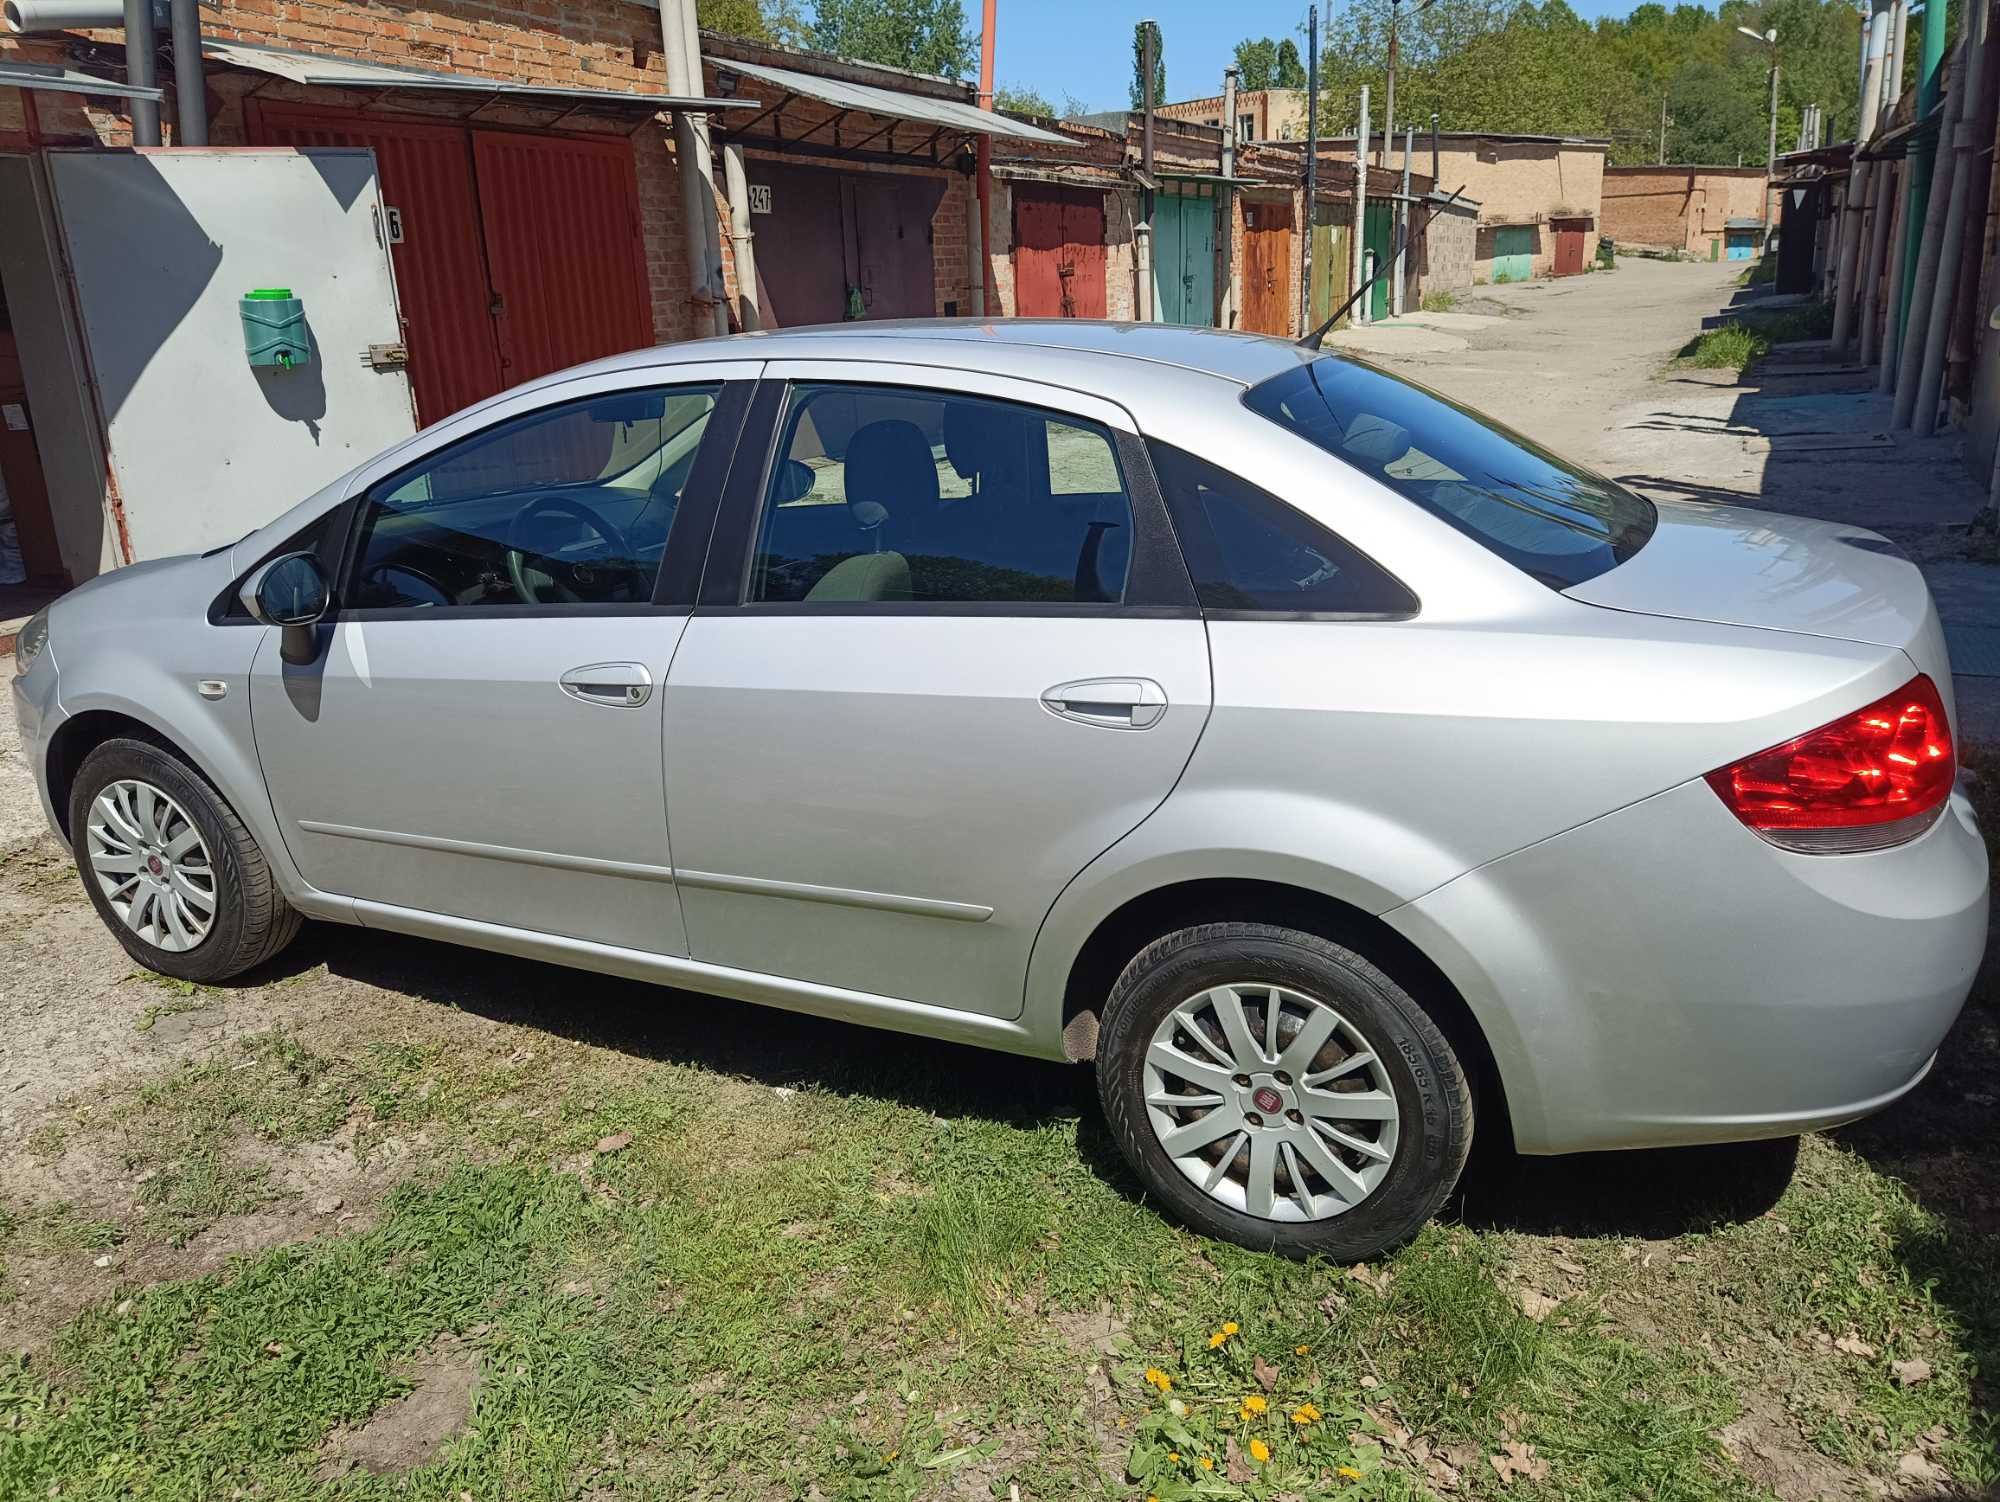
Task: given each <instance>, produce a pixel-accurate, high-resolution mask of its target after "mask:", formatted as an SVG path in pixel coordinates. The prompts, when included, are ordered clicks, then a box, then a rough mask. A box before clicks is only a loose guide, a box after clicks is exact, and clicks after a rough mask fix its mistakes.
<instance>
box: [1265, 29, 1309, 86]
mask: <svg viewBox="0 0 2000 1502" xmlns="http://www.w3.org/2000/svg"><path fill="white" fill-rule="evenodd" d="M1271 86H1272V87H1273V88H1277V89H1302V88H1304V87H1305V86H1306V65H1305V62H1304V60H1303V59H1301V58H1300V56H1299V44H1298V43H1297V42H1295V41H1293V40H1292V39H1291V38H1290V37H1286V38H1285V39H1284V40H1283V41H1282V42H1280V43H1278V62H1277V67H1276V68H1275V70H1274V71H1273V73H1272V78H1271Z"/></svg>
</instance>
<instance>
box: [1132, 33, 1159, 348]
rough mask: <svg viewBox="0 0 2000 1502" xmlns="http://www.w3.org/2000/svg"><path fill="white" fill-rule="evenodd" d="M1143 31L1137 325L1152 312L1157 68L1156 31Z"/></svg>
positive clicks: (1136, 236) (1136, 227) (1136, 237)
mask: <svg viewBox="0 0 2000 1502" xmlns="http://www.w3.org/2000/svg"><path fill="white" fill-rule="evenodd" d="M1139 24H1140V25H1141V26H1143V27H1145V28H1146V45H1145V47H1144V49H1143V56H1142V57H1141V59H1140V67H1141V68H1142V69H1143V70H1144V73H1145V77H1144V79H1143V80H1142V82H1141V84H1140V94H1139V97H1140V100H1141V101H1142V103H1143V104H1144V106H1145V111H1146V117H1145V130H1144V134H1143V135H1142V136H1141V137H1140V141H1139V172H1140V175H1141V176H1142V177H1143V178H1144V179H1145V181H1144V182H1143V183H1141V184H1140V186H1139V222H1138V224H1136V225H1134V226H1133V239H1134V240H1135V241H1136V242H1137V248H1138V252H1139V321H1140V322H1141V323H1151V322H1152V321H1153V318H1154V316H1155V315H1154V308H1153V188H1152V182H1153V105H1154V103H1155V100H1154V99H1153V70H1154V69H1156V68H1157V67H1158V66H1159V56H1160V27H1159V23H1158V22H1156V21H1141V22H1140V23H1139Z"/></svg>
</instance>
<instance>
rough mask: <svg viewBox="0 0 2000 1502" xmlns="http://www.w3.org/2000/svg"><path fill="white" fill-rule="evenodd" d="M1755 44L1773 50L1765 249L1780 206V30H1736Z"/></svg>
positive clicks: (1765, 170)
mask: <svg viewBox="0 0 2000 1502" xmlns="http://www.w3.org/2000/svg"><path fill="white" fill-rule="evenodd" d="M1736 29H1737V30H1738V31H1740V32H1742V33H1743V35H1745V36H1747V37H1748V38H1750V40H1751V41H1753V42H1762V43H1763V44H1764V45H1765V46H1766V47H1769V48H1770V49H1771V139H1770V144H1769V145H1768V146H1767V147H1766V148H1765V151H1764V249H1765V252H1766V254H1768V253H1769V251H1770V247H1771V237H1772V236H1773V235H1774V234H1776V233H1777V230H1778V204H1777V199H1776V198H1774V197H1773V196H1772V194H1773V190H1774V189H1775V187H1776V185H1777V181H1778V28H1777V27H1775V26H1773V27H1772V28H1771V29H1770V30H1769V31H1752V30H1751V29H1750V28H1749V27H1748V26H1739V27H1737V28H1736Z"/></svg>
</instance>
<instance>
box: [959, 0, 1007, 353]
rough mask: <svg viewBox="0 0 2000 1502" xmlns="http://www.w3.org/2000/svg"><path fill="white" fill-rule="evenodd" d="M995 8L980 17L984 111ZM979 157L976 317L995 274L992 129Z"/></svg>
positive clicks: (989, 97)
mask: <svg viewBox="0 0 2000 1502" xmlns="http://www.w3.org/2000/svg"><path fill="white" fill-rule="evenodd" d="M993 9H994V0H986V5H985V7H984V11H983V13H982V14H981V16H980V18H979V22H980V30H979V107H980V108H981V109H983V110H990V109H992V108H993V43H994V35H993V33H994V16H993ZM975 160H976V165H975V167H974V171H975V172H976V173H977V174H978V176H977V178H976V179H975V180H974V183H973V204H972V213H973V217H974V218H975V219H977V220H978V221H979V222H978V224H976V225H973V226H972V231H973V232H972V234H971V235H970V236H968V237H967V238H968V239H969V240H970V241H971V242H972V248H973V252H974V254H975V255H977V257H978V262H977V264H976V265H975V266H973V267H972V272H973V283H972V286H971V288H970V289H968V290H969V291H970V292H971V294H972V299H971V300H972V313H973V316H975V317H978V318H984V317H985V316H986V306H987V305H986V284H987V282H988V281H990V280H991V279H992V275H993V269H992V268H993V258H992V256H991V255H989V254H988V253H987V250H986V246H987V242H988V241H989V240H990V239H991V238H992V235H993V136H992V134H991V133H990V132H988V131H983V130H982V131H981V132H980V133H979V154H978V156H977V158H976V159H975ZM994 291H995V293H996V296H995V298H994V307H993V311H994V312H995V313H998V312H999V311H1000V308H999V298H998V296H997V293H998V291H999V289H998V288H997V287H996V288H995V289H994Z"/></svg>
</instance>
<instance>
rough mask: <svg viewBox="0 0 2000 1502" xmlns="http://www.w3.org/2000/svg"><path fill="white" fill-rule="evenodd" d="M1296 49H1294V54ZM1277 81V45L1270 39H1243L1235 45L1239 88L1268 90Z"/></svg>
mask: <svg viewBox="0 0 2000 1502" xmlns="http://www.w3.org/2000/svg"><path fill="white" fill-rule="evenodd" d="M1296 50H1297V49H1294V51H1295V52H1296ZM1277 81H1278V44H1277V43H1276V42H1275V41H1273V40H1272V39H1271V38H1270V37H1245V38H1244V39H1243V40H1242V41H1240V42H1238V43H1237V44H1236V83H1237V86H1238V87H1239V88H1245V89H1268V88H1272V87H1274V86H1275V85H1276V83H1277Z"/></svg>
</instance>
